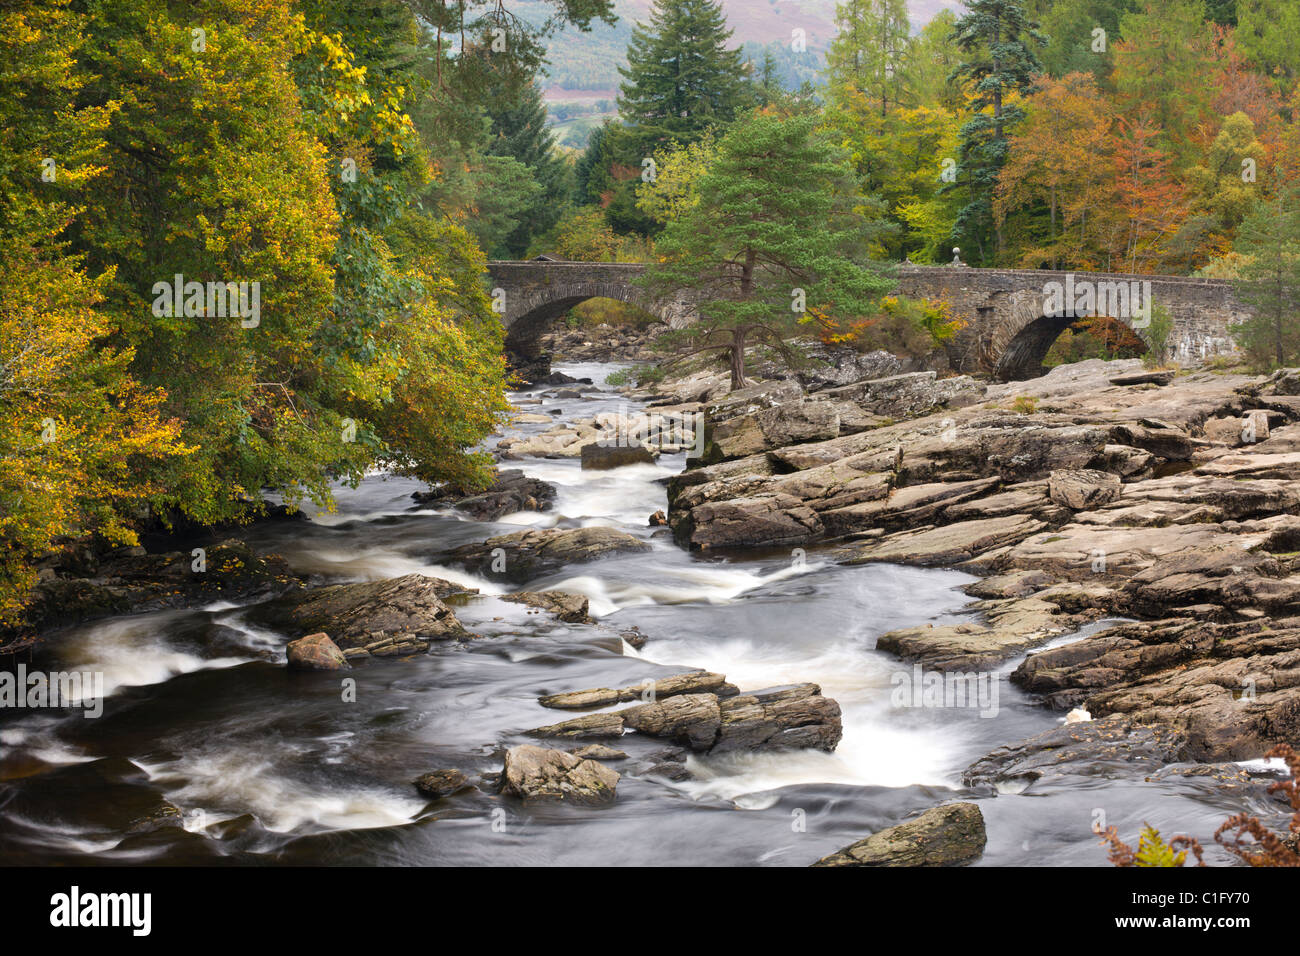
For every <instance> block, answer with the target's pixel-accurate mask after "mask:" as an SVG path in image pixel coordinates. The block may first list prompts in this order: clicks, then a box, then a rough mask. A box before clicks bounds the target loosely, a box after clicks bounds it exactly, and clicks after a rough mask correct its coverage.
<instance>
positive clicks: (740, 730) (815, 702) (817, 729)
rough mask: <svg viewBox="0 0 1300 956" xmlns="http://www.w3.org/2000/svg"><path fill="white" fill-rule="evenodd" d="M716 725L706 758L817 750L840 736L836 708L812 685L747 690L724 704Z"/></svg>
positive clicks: (827, 749)
mask: <svg viewBox="0 0 1300 956" xmlns="http://www.w3.org/2000/svg"><path fill="white" fill-rule="evenodd" d="M719 717H720V719H721V724H720V726H719V727H718V737H717V740H716V741H715V742H714V744H713V746H712V747H711V748H710V750H709V752H710V753H727V752H732V751H739V750H799V749H811V750H822V751H825V752H826V753H831V752H832V751H834V750H835V748H836V747H837V746H838V745H839V742H840V738H841V737H842V736H843V727H842V724H841V721H840V705H839V704H838V703H836V702H835V701H834V700H831V699H830V698H829V697H823V696H822V692H821V688H820V687H818V686H817V685H816V684H795V685H791V686H789V687H775V688H769V689H767V690H760V691H750V692H747V693H745V694H741V695H739V696H736V697H732V698H729V699H726V700H723V701H722V703H721V706H720V707H719Z"/></svg>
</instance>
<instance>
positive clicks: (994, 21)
mask: <svg viewBox="0 0 1300 956" xmlns="http://www.w3.org/2000/svg"><path fill="white" fill-rule="evenodd" d="M953 37H954V39H955V40H956V42H957V47H958V48H959V49H960V50H961V51H962V52H963V53H964V54H966V57H967V59H966V60H964V61H963V63H962V64H961V66H959V67H958V68H957V70H956V71H955V72H954V74H953V75H954V77H956V78H957V79H961V80H967V81H969V82H971V83H972V84H973V91H974V97H973V98H972V99H971V101H970V104H969V108H970V110H971V113H972V115H971V118H970V119H969V120H967V121H966V124H965V125H964V126H963V127H962V130H961V150H960V157H959V165H960V169H961V175H960V177H959V182H958V183H956V184H954V186H953V187H952V188H964V189H966V190H967V191H968V192H967V201H966V205H965V206H964V207H962V209H961V211H960V212H959V213H958V214H957V223H956V225H955V226H954V227H953V233H954V235H953V238H954V240H956V241H957V242H959V243H963V242H968V241H972V240H973V241H974V242H975V244H976V246H977V248H978V250H979V257H978V258H979V259H980V260H981V262H982V263H988V262H991V261H992V260H993V259H994V258H995V256H996V251H997V250H1000V249H1001V246H1002V237H1001V233H1000V231H999V230H998V229H997V228H996V226H995V225H994V222H993V189H994V187H995V186H996V184H997V178H998V172H999V171H1000V170H1001V169H1002V166H1003V165H1004V164H1005V163H1006V159H1007V127H1008V126H1012V125H1014V124H1015V123H1017V122H1018V121H1019V120H1020V119H1021V118H1023V116H1024V110H1023V109H1021V107H1020V106H1018V105H1016V104H1015V103H1012V102H1008V100H1010V99H1012V98H1013V96H1015V95H1017V94H1018V95H1024V94H1026V93H1028V92H1029V89H1030V87H1031V85H1032V84H1033V80H1034V77H1035V75H1037V73H1038V72H1039V65H1038V57H1037V56H1036V55H1035V53H1034V50H1033V47H1035V46H1041V45H1042V43H1043V38H1042V36H1040V35H1039V33H1038V25H1037V24H1036V23H1034V22H1032V21H1031V20H1029V19H1028V17H1026V15H1025V10H1024V3H1023V0H970V2H969V3H968V4H967V13H966V15H965V16H964V17H962V18H961V19H960V20H958V21H957V26H956V29H955V31H954V33H953ZM990 239H992V243H991V242H990ZM993 244H995V245H996V248H995V249H994V248H990V245H993Z"/></svg>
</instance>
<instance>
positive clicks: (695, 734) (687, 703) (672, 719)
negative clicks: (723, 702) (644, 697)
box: [618, 694, 722, 751]
mask: <svg viewBox="0 0 1300 956" xmlns="http://www.w3.org/2000/svg"><path fill="white" fill-rule="evenodd" d="M618 714H619V716H620V717H621V719H622V721H623V724H624V725H625V726H627V727H630V728H631V729H633V730H639V731H641V732H642V733H644V734H649V735H650V736H652V737H666V738H668V739H670V740H673V741H675V742H677V743H679V744H681V745H683V746H686V747H689V748H690V749H691V750H696V751H707V750H709V749H710V748H712V747H713V744H714V743H715V742H716V741H717V739H718V729H719V728H720V727H721V726H722V713H721V710H720V709H719V706H718V698H717V697H715V696H714V695H713V694H684V695H682V696H680V697H670V698H668V699H666V700H661V701H656V702H655V703H653V704H642V705H640V706H638V707H629V708H626V709H624V710H621V711H619V712H618Z"/></svg>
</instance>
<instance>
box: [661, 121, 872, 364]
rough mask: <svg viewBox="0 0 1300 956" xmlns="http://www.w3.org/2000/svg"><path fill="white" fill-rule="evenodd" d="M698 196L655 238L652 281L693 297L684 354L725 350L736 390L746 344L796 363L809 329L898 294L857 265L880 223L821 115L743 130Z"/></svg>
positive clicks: (739, 127) (722, 151)
mask: <svg viewBox="0 0 1300 956" xmlns="http://www.w3.org/2000/svg"><path fill="white" fill-rule="evenodd" d="M696 193H697V197H698V201H697V202H696V204H695V205H694V206H693V207H691V208H690V209H689V210H688V211H687V212H686V213H685V215H683V216H682V217H681V218H679V219H677V220H675V221H674V222H672V223H671V224H670V225H669V226H668V228H667V229H666V230H665V231H664V233H663V235H662V236H661V237H660V239H659V241H658V243H657V244H656V247H655V252H656V260H657V261H656V262H654V263H652V264H651V265H650V267H649V269H648V270H647V275H646V279H645V282H646V284H647V286H648V287H649V288H650V289H652V290H655V291H658V292H663V293H674V292H676V291H678V290H682V289H686V290H690V291H692V292H694V293H695V295H696V296H698V299H699V302H700V307H699V311H700V319H699V321H698V322H696V323H694V324H693V325H691V326H689V327H688V328H687V329H685V330H682V332H681V333H680V335H679V336H678V340H679V341H681V342H682V343H683V345H684V346H685V347H686V351H685V352H683V353H682V354H683V355H687V354H696V353H701V352H717V353H723V354H726V355H727V356H728V361H729V364H730V368H731V387H732V388H733V389H735V388H741V387H743V386H744V385H745V349H746V347H747V346H750V345H759V344H763V343H765V344H768V345H770V346H773V347H774V348H776V349H777V350H778V351H779V352H781V353H782V354H783V355H785V356H786V358H787V359H790V360H795V358H796V356H795V355H794V353H793V352H792V350H791V349H790V348H789V346H788V345H787V340H788V339H790V338H793V337H794V336H795V335H797V334H798V332H799V331H800V329H801V328H802V327H803V324H804V323H806V322H808V321H810V320H813V319H816V318H818V317H823V318H830V317H832V315H833V314H838V315H849V316H859V315H862V314H864V313H866V312H868V311H870V310H872V309H873V308H874V306H875V305H876V302H877V300H878V298H879V297H880V296H881V295H882V294H884V293H885V292H887V291H888V290H889V288H890V287H891V282H890V280H888V279H886V278H885V277H883V276H882V275H881V274H880V273H878V272H877V271H875V270H873V269H871V268H869V267H867V266H866V265H865V264H864V263H862V262H861V261H859V260H860V257H862V255H863V250H865V249H866V248H868V246H869V245H870V242H871V240H872V239H873V236H872V235H871V233H872V232H873V230H874V229H877V228H878V222H879V221H878V220H876V219H872V218H868V217H866V216H863V215H862V213H861V208H862V207H863V206H864V205H870V204H869V203H868V202H867V201H866V200H864V198H863V197H862V195H861V194H860V193H859V191H858V188H857V181H856V177H855V175H854V172H853V167H852V165H851V164H850V162H849V159H848V156H847V155H846V154H845V152H844V151H843V150H842V149H841V148H840V147H838V146H836V145H835V144H834V143H833V142H832V139H831V136H830V134H829V133H828V132H826V131H824V130H820V129H818V121H817V117H816V116H814V115H808V114H803V115H796V116H791V117H782V116H776V115H771V114H768V113H755V114H753V115H751V116H750V117H748V118H747V119H744V120H741V121H739V122H737V123H736V124H735V125H733V126H732V127H731V128H730V129H729V130H728V132H727V133H726V135H725V136H724V137H723V138H722V140H721V141H720V142H719V144H718V156H717V159H716V161H715V162H714V163H713V164H712V166H711V167H710V168H709V170H708V172H706V173H705V174H704V175H703V176H702V177H701V178H700V180H699V182H698V184H697V186H696Z"/></svg>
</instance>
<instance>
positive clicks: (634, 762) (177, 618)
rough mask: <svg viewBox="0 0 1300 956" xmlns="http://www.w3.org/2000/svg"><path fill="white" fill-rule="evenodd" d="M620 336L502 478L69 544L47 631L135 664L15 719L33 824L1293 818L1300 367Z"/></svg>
mask: <svg viewBox="0 0 1300 956" xmlns="http://www.w3.org/2000/svg"><path fill="white" fill-rule="evenodd" d="M878 361H880V360H879V359H872V360H870V362H873V363H874V362H878ZM609 370H610V369H609V367H608V366H591V365H586V366H582V365H579V366H561V367H560V368H559V369H558V371H559V374H560V376H562V377H563V379H564V380H563V381H561V382H560V384H557V385H552V386H545V387H543V388H541V389H537V390H533V391H529V392H524V393H519V394H517V395H516V396H515V402H516V407H517V409H518V415H517V418H516V422H515V424H514V425H513V426H512V427H511V428H510V429H508V430H507V431H506V432H505V433H504V434H503V435H501V436H499V437H498V438H496V439H494V440H493V442H492V444H491V446H490V447H491V448H492V449H493V450H494V451H495V452H496V453H497V455H498V457H499V458H500V459H501V460H502V468H503V470H502V474H501V478H500V479H499V481H498V482H497V484H496V485H494V486H493V487H492V488H490V489H488V490H487V491H486V492H483V493H481V494H477V495H474V496H470V497H464V496H459V495H455V494H451V493H449V492H446V491H438V490H434V491H433V492H429V491H428V490H427V489H421V488H420V487H418V486H417V485H416V484H415V483H413V482H407V481H404V480H401V479H392V478H390V479H388V480H381V479H378V478H377V479H376V480H374V481H371V480H368V481H367V482H365V483H363V486H362V487H361V488H359V489H357V490H356V491H349V490H347V489H340V493H339V510H338V512H337V513H334V514H330V513H319V514H312V515H310V516H308V517H307V518H303V519H299V520H279V521H273V522H263V523H260V524H257V525H254V526H252V527H251V528H249V529H246V532H245V533H243V534H241V536H240V538H239V539H229V538H227V539H218V538H213V539H212V540H206V539H203V538H202V537H201V536H200V537H198V538H196V539H195V540H193V541H184V542H177V541H172V542H168V543H167V544H168V545H169V546H170V549H168V548H167V547H153V548H152V549H151V550H148V551H145V550H144V549H139V550H131V551H123V552H117V553H113V554H108V555H99V556H86V557H85V559H84V560H82V561H81V565H82V566H77V567H73V566H58V567H51V568H50V569H48V573H46V574H45V575H44V580H43V581H42V583H41V585H40V589H41V602H42V603H41V604H40V605H39V608H40V609H41V613H42V614H43V615H45V616H44V617H42V618H41V621H42V631H43V633H44V635H45V639H44V640H43V641H42V642H41V644H39V645H38V649H37V650H36V651H35V652H34V654H35V657H34V660H33V663H34V664H40V665H44V666H46V667H48V668H50V669H54V668H55V667H64V668H69V667H84V668H98V669H100V670H102V671H104V672H105V673H106V674H107V678H108V680H107V684H108V688H109V689H108V691H107V696H108V700H107V704H106V708H105V715H104V718H103V719H102V720H100V721H86V722H80V721H81V718H80V717H79V716H77V715H76V714H75V713H74V714H73V715H71V716H61V715H50V714H41V715H26V716H22V717H20V718H19V719H17V720H12V719H6V722H5V723H4V724H3V725H0V744H2V745H3V747H4V750H3V751H2V752H0V792H3V794H4V796H5V799H6V801H7V803H6V810H4V811H0V812H3V813H4V814H5V815H6V816H7V818H8V820H9V823H10V824H11V826H10V827H9V828H8V833H9V836H7V837H4V838H2V839H0V850H3V851H4V852H5V853H6V854H8V855H9V856H11V857H12V858H14V859H18V860H22V861H26V862H51V861H58V860H63V861H74V860H82V861H84V860H85V859H88V858H103V859H122V858H124V857H123V855H124V854H125V855H126V857H130V858H137V857H141V856H143V857H144V858H149V859H158V860H163V861H172V862H182V861H189V862H203V861H209V860H215V859H218V858H221V859H228V860H230V859H233V860H235V861H246V862H252V861H258V862H266V861H267V860H268V859H272V858H273V859H276V860H280V861H284V862H300V863H301V862H322V861H326V860H337V861H340V862H411V863H429V862H442V863H472V862H563V861H581V862H589V863H602V862H603V863H637V862H640V863H664V862H686V863H692V862H695V863H704V862H730V863H786V864H801V865H807V864H810V863H814V862H818V861H820V863H821V864H822V865H828V866H838V865H969V864H975V865H980V864H1007V863H1053V862H1074V863H1093V864H1101V863H1103V862H1104V859H1105V855H1104V852H1103V851H1102V850H1101V849H1100V848H1098V847H1097V845H1096V840H1095V837H1093V836H1092V834H1091V827H1092V824H1093V823H1094V822H1096V814H1097V812H1098V810H1101V811H1103V812H1104V813H1105V814H1106V815H1107V817H1108V819H1109V821H1110V822H1113V823H1116V824H1118V825H1120V826H1121V830H1122V832H1123V833H1124V834H1125V835H1131V834H1132V833H1133V832H1135V830H1136V827H1137V826H1139V825H1140V823H1141V822H1144V821H1150V822H1152V823H1155V824H1156V825H1158V826H1160V827H1161V828H1162V829H1173V830H1177V831H1187V830H1191V831H1194V832H1196V833H1197V834H1198V835H1200V836H1201V837H1202V841H1203V842H1206V838H1207V837H1208V834H1209V833H1211V832H1213V829H1214V827H1215V826H1217V823H1218V822H1220V821H1221V820H1222V819H1223V818H1224V817H1225V816H1227V815H1228V814H1229V813H1232V812H1237V811H1239V810H1243V809H1244V810H1249V811H1250V812H1255V813H1260V814H1261V815H1263V816H1264V817H1265V818H1266V819H1269V820H1274V819H1275V818H1278V817H1279V814H1281V810H1282V808H1281V807H1280V806H1278V805H1277V804H1276V802H1275V801H1273V800H1271V799H1270V798H1269V797H1268V796H1267V794H1265V792H1264V788H1265V786H1266V784H1267V782H1268V781H1269V780H1270V779H1272V778H1271V777H1270V773H1271V772H1272V769H1273V768H1270V767H1268V766H1265V765H1264V764H1263V763H1262V762H1261V761H1260V760H1259V759H1258V758H1260V757H1262V755H1263V754H1264V752H1266V751H1267V750H1268V748H1269V747H1270V746H1271V745H1272V744H1273V743H1275V742H1280V741H1284V740H1286V741H1294V740H1296V739H1297V737H1300V734H1297V730H1300V728H1298V727H1297V722H1298V720H1300V590H1297V587H1296V585H1297V584H1300V569H1297V567H1296V561H1297V557H1296V555H1297V552H1300V546H1297V544H1296V542H1297V541H1300V534H1298V533H1297V532H1300V518H1297V516H1296V505H1297V503H1300V495H1297V493H1296V491H1295V488H1296V487H1300V486H1297V485H1296V484H1295V478H1296V477H1297V475H1296V474H1295V472H1296V470H1297V468H1300V445H1297V444H1296V440H1297V438H1300V374H1295V373H1281V374H1279V375H1276V376H1272V377H1269V378H1261V377H1250V376H1245V375H1225V374H1216V373H1212V372H1208V371H1200V372H1197V371H1191V372H1183V373H1179V374H1177V375H1165V374H1157V375H1151V374H1150V373H1146V372H1145V371H1144V370H1142V369H1141V368H1140V366H1138V364H1137V363H1133V362H1127V363H1125V362H1119V363H1101V362H1089V363H1081V364H1079V365H1075V366H1067V367H1063V368H1060V369H1058V370H1056V371H1055V372H1053V373H1052V374H1051V375H1048V376H1046V377H1044V378H1041V379H1037V380H1033V381H1030V382H1020V383H1012V384H1005V385H998V384H989V383H985V382H980V381H976V380H973V379H970V378H967V377H962V376H942V377H941V376H940V375H939V374H936V373H935V372H934V371H922V372H907V371H905V370H901V369H900V367H897V366H891V365H889V363H884V365H882V366H880V367H879V368H875V369H874V370H875V371H883V372H886V373H888V374H883V375H877V374H872V375H869V377H866V378H857V377H856V375H855V373H854V372H849V373H846V374H841V373H840V371H837V370H835V369H832V370H831V372H828V373H824V374H822V375H820V376H809V375H803V376H801V377H791V378H786V379H771V380H767V381H760V382H757V383H756V384H755V385H753V386H752V387H750V388H747V389H745V390H743V391H741V392H731V393H728V392H727V389H726V387H725V382H724V381H723V380H722V379H721V378H719V377H718V376H715V375H711V374H706V373H700V374H696V375H692V376H688V377H686V378H683V379H680V380H676V381H673V382H671V383H668V384H661V385H657V386H655V387H654V388H653V389H649V390H642V391H640V392H637V391H635V390H631V389H626V388H625V389H616V388H614V387H612V386H609V385H605V384H603V380H604V376H605V374H607V373H608V371H609ZM769 371H771V370H769ZM846 378H848V379H851V380H849V381H845V380H844V379H846ZM584 379H585V380H586V381H584ZM191 545H193V546H194V548H199V549H200V550H202V552H203V554H204V556H205V559H206V562H207V564H206V565H205V567H209V568H212V569H213V570H215V571H216V572H217V573H215V574H206V572H204V573H196V572H195V571H194V563H193V561H194V559H193V555H194V553H195V551H194V548H192V547H191ZM128 612H130V613H128ZM59 628H62V630H59ZM286 664H287V665H289V666H288V667H286ZM286 680H289V681H291V683H285V681H286ZM341 681H342V682H343V683H342V684H341V683H340V682H341ZM348 682H351V683H350V684H349V683H348ZM340 687H342V694H340ZM349 695H350V696H349ZM1067 713H1068V714H1069V715H1070V716H1069V719H1068V722H1066V714H1067ZM92 791H93V792H95V793H97V794H99V796H98V798H97V801H98V802H97V803H96V804H95V806H94V808H91V807H89V806H86V805H85V801H84V800H80V801H79V800H78V799H76V798H75V796H67V795H76V794H84V793H89V792H92ZM56 793H57V794H63V795H65V796H61V797H58V798H57V799H56V798H55V796H54V795H55V794H56ZM1035 798H1037V799H1035ZM1026 801H1027V802H1026ZM718 811H730V813H719V812H718ZM602 821H604V822H602ZM611 828H612V830H611ZM609 832H613V833H615V834H617V835H618V836H617V837H616V838H615V840H614V842H615V843H617V844H618V846H619V847H620V848H621V849H620V851H619V853H618V855H617V857H612V856H610V855H609V853H608V852H607V851H606V848H607V846H608V845H609V843H610V841H609V838H608V833H609ZM597 833H605V834H606V836H596V834H597ZM498 837H500V838H499V839H498Z"/></svg>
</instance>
